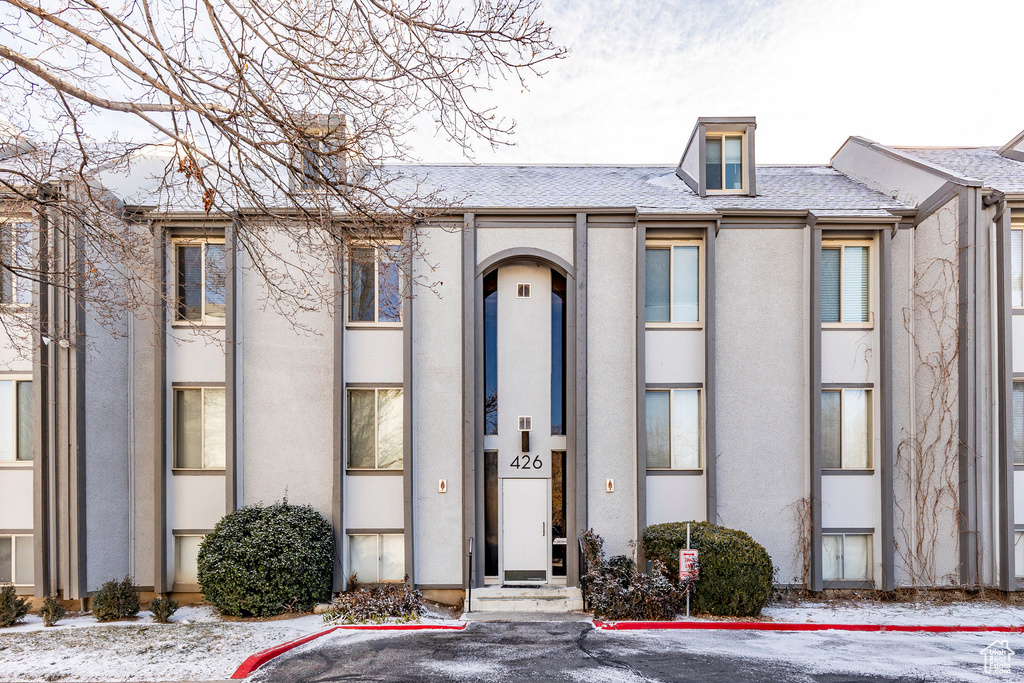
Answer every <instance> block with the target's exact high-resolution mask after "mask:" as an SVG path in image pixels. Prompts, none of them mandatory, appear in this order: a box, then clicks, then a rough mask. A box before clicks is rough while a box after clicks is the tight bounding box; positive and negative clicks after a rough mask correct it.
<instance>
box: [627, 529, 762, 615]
mask: <svg viewBox="0 0 1024 683" xmlns="http://www.w3.org/2000/svg"><path fill="white" fill-rule="evenodd" d="M685 547H686V523H684V522H670V523H667V524H655V525H652V526H649V527H647V528H646V529H644V536H643V548H644V554H645V555H646V556H647V558H648V559H651V560H660V561H661V562H662V563H663V565H664V567H665V571H666V572H667V575H668V576H669V577H670V578H672V579H673V580H677V578H676V577H678V576H679V550H680V549H681V548H685ZM690 547H691V548H695V549H696V550H698V551H700V579H699V580H698V581H697V582H696V583H695V584H694V589H693V593H692V605H691V606H692V609H693V611H695V612H698V613H702V614H714V615H720V616H735V617H754V616H757V615H759V614H760V613H761V609H762V608H763V607H764V606H765V604H766V603H767V602H768V598H769V597H770V596H771V592H772V584H773V581H774V578H775V572H774V569H773V567H772V558H771V557H770V556H769V555H768V551H766V550H765V549H764V547H763V546H761V545H760V544H759V543H757V542H756V541H755V540H754V539H752V538H751V537H750V536H749V535H748V534H746V533H744V532H742V531H737V530H735V529H726V528H725V527H721V526H717V525H715V524H710V523H708V522H690Z"/></svg>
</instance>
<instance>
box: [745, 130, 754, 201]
mask: <svg viewBox="0 0 1024 683" xmlns="http://www.w3.org/2000/svg"><path fill="white" fill-rule="evenodd" d="M756 129H757V124H756V123H753V122H751V123H748V124H747V166H748V167H749V168H747V169H745V170H746V173H747V194H748V195H750V196H751V197H756V196H757V163H756V162H755V160H754V130H756Z"/></svg>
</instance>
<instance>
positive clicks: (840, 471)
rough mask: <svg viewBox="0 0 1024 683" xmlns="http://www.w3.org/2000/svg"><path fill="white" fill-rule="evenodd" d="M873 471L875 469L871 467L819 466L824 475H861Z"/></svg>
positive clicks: (870, 473)
mask: <svg viewBox="0 0 1024 683" xmlns="http://www.w3.org/2000/svg"><path fill="white" fill-rule="evenodd" d="M874 473H875V469H874V468H873V467H869V468H867V469H854V468H852V467H850V468H843V467H822V468H821V474H822V476H825V475H863V476H871V475H873V474H874Z"/></svg>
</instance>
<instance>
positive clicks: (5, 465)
mask: <svg viewBox="0 0 1024 683" xmlns="http://www.w3.org/2000/svg"><path fill="white" fill-rule="evenodd" d="M33 467H34V465H33V464H32V461H31V460H9V461H4V462H0V470H30V469H32V468H33Z"/></svg>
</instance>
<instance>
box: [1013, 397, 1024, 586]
mask: <svg viewBox="0 0 1024 683" xmlns="http://www.w3.org/2000/svg"><path fill="white" fill-rule="evenodd" d="M1013 462H1014V464H1015V465H1024V380H1022V381H1014V383H1013ZM1021 569H1024V565H1022V566H1021Z"/></svg>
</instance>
